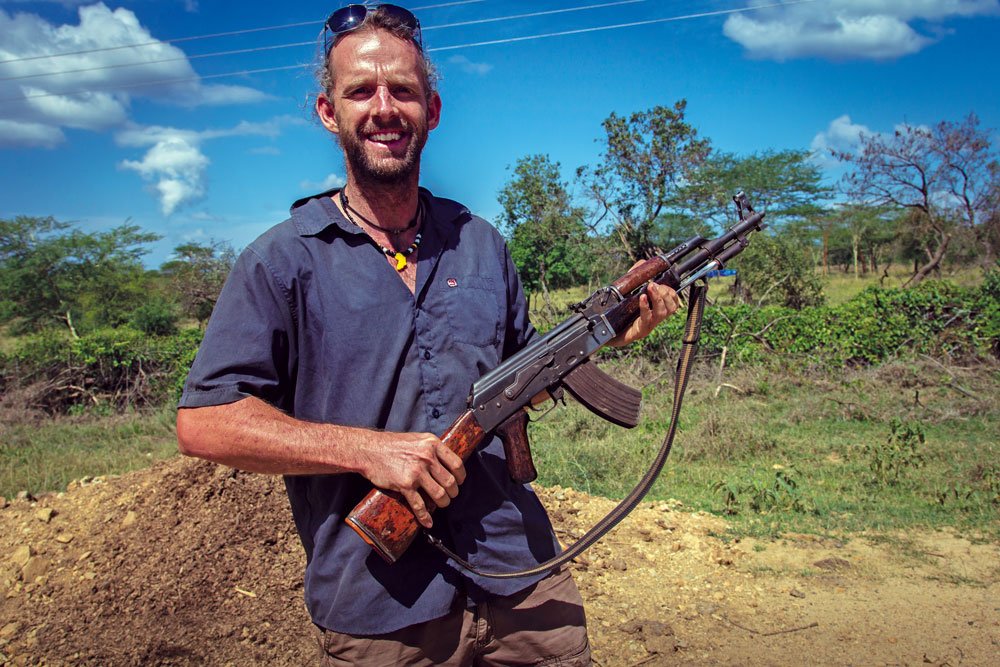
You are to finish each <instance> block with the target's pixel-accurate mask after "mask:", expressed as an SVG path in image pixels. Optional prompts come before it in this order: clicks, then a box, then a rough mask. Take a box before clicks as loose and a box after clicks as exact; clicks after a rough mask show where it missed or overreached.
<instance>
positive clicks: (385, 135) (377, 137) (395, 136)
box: [368, 132, 403, 144]
mask: <svg viewBox="0 0 1000 667" xmlns="http://www.w3.org/2000/svg"><path fill="white" fill-rule="evenodd" d="M368 138H369V139H371V140H372V141H380V142H382V143H386V144H387V143H390V142H393V141H399V140H400V139H402V138H403V133H402V132H378V133H376V134H369V135H368Z"/></svg>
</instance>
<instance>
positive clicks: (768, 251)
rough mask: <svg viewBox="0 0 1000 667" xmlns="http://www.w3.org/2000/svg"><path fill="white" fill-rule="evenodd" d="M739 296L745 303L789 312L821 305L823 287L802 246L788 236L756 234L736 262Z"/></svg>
mask: <svg viewBox="0 0 1000 667" xmlns="http://www.w3.org/2000/svg"><path fill="white" fill-rule="evenodd" d="M734 262H735V263H736V266H737V267H738V269H737V270H738V271H739V274H738V275H739V278H740V279H739V283H738V292H739V296H740V297H741V298H742V299H743V301H744V302H746V303H750V302H753V301H757V302H759V303H777V304H780V305H783V306H788V307H790V308H804V307H806V306H818V305H822V303H823V301H824V297H823V286H822V285H821V284H820V282H819V279H818V278H817V277H816V272H815V270H814V267H813V264H812V262H810V261H809V259H808V254H807V253H806V252H805V249H804V248H803V247H802V245H801V244H800V243H798V242H796V241H795V240H794V239H790V238H788V237H786V236H781V235H771V234H767V233H766V232H765V233H762V234H756V235H755V236H754V237H753V241H752V242H751V243H750V245H749V247H747V249H746V250H745V251H744V252H743V253H742V254H741V255H740V256H739V257H737V258H736V260H734Z"/></svg>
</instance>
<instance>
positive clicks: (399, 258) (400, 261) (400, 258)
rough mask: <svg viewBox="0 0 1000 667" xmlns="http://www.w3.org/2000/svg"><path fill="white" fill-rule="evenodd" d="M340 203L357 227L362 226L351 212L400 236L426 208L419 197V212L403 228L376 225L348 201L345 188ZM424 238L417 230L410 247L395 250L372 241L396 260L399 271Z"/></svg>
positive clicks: (369, 223)
mask: <svg viewBox="0 0 1000 667" xmlns="http://www.w3.org/2000/svg"><path fill="white" fill-rule="evenodd" d="M340 203H341V204H343V206H344V213H346V214H347V219H348V220H350V221H351V222H352V223H354V226H355V227H360V226H361V225H359V224H358V222H357V221H356V220H355V219H354V217H353V216H352V215H351V213H353V214H354V215H356V216H358V217H359V218H361V219H362V220H363V221H364V222H365V223H366V224H367V225H369V226H371V227H374V228H375V229H377V230H379V231H380V232H385V233H386V234H390V235H393V236H398V235H399V234H402V233H403V232H405V231H407V230H408V229H413V227H414V226H415V225H416V224H417V222H418V221H419V220H420V217H421V213H423V210H424V203H423V201H421V200H419V199H418V200H417V214H416V215H414V216H413V220H411V221H410V224H408V225H406V227H403V228H402V229H388V228H386V227H379V226H378V225H376V224H375V223H373V222H372V221H371V220H369V219H368V218H366V217H365V216H363V215H361V214H360V213H358V212H357V211H356V210H355V209H354V208H353V207H352V206H351V205H350V204H349V203H348V202H347V195H346V194H344V190H343V189H341V191H340ZM368 238H371V236H369V237H368ZM422 238H423V237H422V236H421V234H420V232H417V236H416V238H415V239H413V243H411V244H410V247H409V248H407V249H406V250H403V251H399V250H393V249H392V248H386V247H385V246H384V245H382V244H381V243H379V242H378V241H376V240H375V239H372V243H374V244H375V245H377V246H378V248H379V250H381V251H382V252H383V253H385V256H386V257H389V258H390V259H394V260H396V270H397V271H402V270H404V269H405V268H406V258H407V257H409V256H410V255H412V254H413V253H414V252H416V250H417V248H419V247H420V241H421V240H422Z"/></svg>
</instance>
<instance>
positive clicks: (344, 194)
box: [340, 188, 424, 236]
mask: <svg viewBox="0 0 1000 667" xmlns="http://www.w3.org/2000/svg"><path fill="white" fill-rule="evenodd" d="M346 190H347V188H341V189H340V203H341V205H342V206H343V207H344V213H347V218H348V219H349V220H350V221H351V222H353V223H354V224H355V225H358V223H357V222H355V220H354V218H353V217H352V216H351V214H352V213H353V214H354V215H356V216H358V217H359V218H361V221H362V222H364V223H365V224H366V225H368V226H369V227H374V228H375V229H377V230H379V231H380V232H382V233H384V234H391V235H392V236H399V235H400V234H402V233H403V232H408V231H410V230H411V229H413V228H414V227H416V226H417V222H418V221H419V220H420V214H421V213H423V210H424V202H423V200H421V199H420V198H417V212H416V214H415V215H414V216H413V220H410V222H409V223H407V225H406V227H400V228H399V229H389V228H388V227H380V226H378V225H376V224H375V223H374V222H372V221H371V220H369V219H368V218H366V217H365V216H363V215H361V213H360V212H359V211H358V209H356V208H354V207H353V206H351V202H350V201H348V199H347V192H346ZM358 226H359V227H360V226H361V225H358Z"/></svg>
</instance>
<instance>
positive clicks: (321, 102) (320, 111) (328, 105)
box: [316, 93, 340, 134]
mask: <svg viewBox="0 0 1000 667" xmlns="http://www.w3.org/2000/svg"><path fill="white" fill-rule="evenodd" d="M316 115H317V116H319V122H321V123H323V127H325V128H326V129H328V130H330V131H331V132H333V133H334V134H340V126H339V125H338V124H337V114H336V113H335V111H334V108H333V102H332V101H331V100H330V98H329V97H327V96H326V93H320V94H319V95H317V96H316Z"/></svg>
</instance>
